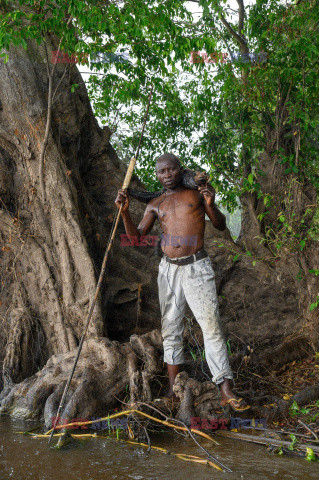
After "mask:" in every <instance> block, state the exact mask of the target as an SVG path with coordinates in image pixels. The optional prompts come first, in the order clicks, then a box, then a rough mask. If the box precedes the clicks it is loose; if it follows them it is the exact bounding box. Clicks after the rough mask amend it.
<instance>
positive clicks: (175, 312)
mask: <svg viewBox="0 0 319 480" xmlns="http://www.w3.org/2000/svg"><path fill="white" fill-rule="evenodd" d="M157 282H158V291H159V303H160V308H161V314H162V337H163V346H164V362H166V363H168V364H170V365H180V364H182V363H183V362H184V354H183V332H184V322H183V318H184V314H185V310H186V303H187V304H188V305H189V307H190V309H191V310H192V312H193V314H194V317H195V318H196V320H197V322H198V323H199V325H200V327H201V329H202V332H203V337H204V347H205V355H206V360H207V363H208V366H209V369H210V371H211V374H212V376H213V377H212V380H213V382H215V383H217V384H219V383H222V382H223V381H224V379H225V378H230V379H232V378H233V374H232V371H231V368H230V365H229V361H228V353H227V347H226V343H225V340H224V336H223V333H222V330H221V327H220V316H219V309H218V297H217V291H216V284H215V272H214V270H213V267H212V264H211V261H210V258H209V257H206V258H203V259H201V260H197V261H195V262H194V263H191V264H188V265H175V264H173V263H169V262H168V261H167V260H166V258H165V256H164V257H162V260H161V262H160V265H159V272H158V278H157Z"/></svg>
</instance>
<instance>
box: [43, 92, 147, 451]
mask: <svg viewBox="0 0 319 480" xmlns="http://www.w3.org/2000/svg"><path fill="white" fill-rule="evenodd" d="M152 92H153V85H152V87H151V91H150V95H149V98H148V104H147V109H146V114H145V118H144V123H143V127H142V132H141V136H140V141H139V144H138V147H137V150H136V154H135V157H133V158H132V159H131V161H130V164H129V166H128V169H127V172H126V176H125V179H124V182H123V187H122V188H123V189H126V188H128V186H129V184H130V181H131V178H132V175H133V170H134V167H135V163H136V160H137V157H138V154H139V150H140V146H141V142H142V138H143V133H144V128H145V124H146V120H147V116H148V111H149V107H150V103H151V98H152ZM122 207H123V204H121V206H120V208H119V210H118V213H117V217H116V221H115V224H114V227H113V231H112V234H111V238H110V240H109V243H108V245H107V248H106V251H105V255H104V258H103V263H102V268H101V273H100V277H99V280H98V283H97V286H96V290H95V295H94V298H93V301H92V303H91V307H90V310H89V313H88V317H87V320H86V325H85V328H84V332H83V334H82V337H81V340H80V343H79V346H78V351H77V354H76V358H75V361H74V365H73V368H72V371H71V373H70V376H69V378H68V381H67V383H66V385H65V388H64V392H63V395H62V398H61V402H60V405H59V408H58V411H57V414H56V417H55V420H54V425H53V429H52V432H51V436H50V439H49V444H50V443H51V440H52V437H53V433H54V430H55V428H56V426H57V423H58V420H59V418H60V416H61V412H62V408H63V405H64V402H65V399H66V396H67V393H68V391H69V388H70V384H71V381H72V378H73V375H74V372H75V369H76V366H77V363H78V360H79V357H80V353H81V350H82V346H83V342H84V339H85V335H86V332H87V330H88V328H89V324H90V321H91V318H92V315H93V311H94V307H95V304H96V301H97V298H98V296H99V293H100V289H101V285H102V280H103V277H104V273H105V269H106V262H107V259H108V255H109V251H110V250H111V247H112V243H113V240H114V237H115V233H116V229H117V226H118V223H119V220H120V216H121V211H122Z"/></svg>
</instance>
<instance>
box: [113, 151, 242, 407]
mask: <svg viewBox="0 0 319 480" xmlns="http://www.w3.org/2000/svg"><path fill="white" fill-rule="evenodd" d="M156 174H157V178H158V179H159V181H160V182H161V184H162V185H163V187H164V188H165V189H166V190H165V192H164V193H163V194H162V195H161V196H160V197H157V198H154V199H153V200H151V201H150V203H149V204H148V205H147V207H146V210H145V213H144V217H143V219H142V221H141V222H140V224H139V225H138V227H136V226H135V224H134V223H133V221H132V219H131V216H130V213H129V210H128V207H129V200H128V197H127V194H126V192H125V190H119V191H118V196H117V198H116V201H115V204H116V206H117V207H118V208H120V206H121V203H122V204H123V206H122V212H121V214H122V218H123V221H124V226H125V230H126V234H127V235H128V237H129V238H130V239H132V240H133V239H136V238H137V239H138V240H139V239H140V237H142V236H145V235H147V234H148V233H149V232H150V231H151V229H152V227H153V225H154V223H155V220H156V219H158V220H159V222H160V224H161V226H162V229H163V232H164V237H162V242H161V248H162V251H163V253H164V256H163V257H162V260H161V262H160V265H159V274H158V287H159V301H160V307H161V314H162V336H163V346H164V362H166V364H167V370H168V377H169V392H168V396H169V397H173V398H176V397H175V394H174V391H173V385H174V380H175V377H176V375H177V374H178V372H179V371H180V365H181V364H183V362H184V357H183V343H182V342H183V331H184V323H183V318H184V313H185V309H186V302H187V303H188V305H189V306H190V308H191V310H192V312H193V314H194V316H195V318H196V320H197V321H198V323H199V325H200V327H201V329H202V331H203V337H204V345H205V355H206V359H207V363H208V366H209V368H210V371H211V373H212V375H213V378H212V380H213V382H215V383H216V384H217V385H218V386H219V387H220V394H221V401H220V405H221V406H225V405H226V404H229V405H230V406H231V407H232V408H233V409H234V410H236V411H242V410H246V409H247V408H249V407H248V406H247V405H246V403H245V402H244V400H243V399H238V397H236V395H235V394H234V393H233V392H232V390H231V384H230V381H231V380H232V378H233V374H232V371H231V369H230V366H229V361H228V354H227V347H226V344H225V340H224V337H223V334H222V331H221V328H220V318H219V310H218V297H217V292H216V285H215V278H214V277H215V274H214V271H213V269H212V265H211V261H210V258H209V256H208V255H207V253H206V252H205V250H204V248H203V244H204V231H205V213H206V214H207V215H208V217H209V218H210V220H211V222H212V224H213V225H214V227H215V228H217V229H218V230H225V228H226V221H225V216H224V215H223V214H222V213H221V212H220V211H219V210H218V208H217V207H216V205H215V203H214V200H215V191H214V189H213V187H212V186H211V185H207V184H206V185H204V186H199V187H198V191H197V190H190V189H186V188H184V187H183V186H182V185H181V179H182V167H181V164H180V161H179V159H178V158H177V157H176V156H175V155H173V154H170V153H168V154H164V155H161V156H160V157H159V158H158V159H157V161H156ZM132 243H133V242H132ZM133 244H134V243H133Z"/></svg>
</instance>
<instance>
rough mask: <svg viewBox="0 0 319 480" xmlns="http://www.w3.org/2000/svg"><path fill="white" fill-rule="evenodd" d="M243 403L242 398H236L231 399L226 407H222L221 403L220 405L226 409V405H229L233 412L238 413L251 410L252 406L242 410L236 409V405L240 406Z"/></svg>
mask: <svg viewBox="0 0 319 480" xmlns="http://www.w3.org/2000/svg"><path fill="white" fill-rule="evenodd" d="M242 401H243V399H242V398H238V399H236V398H229V399H228V400H227V402H226V403H225V404H224V405H222V404H221V403H219V405H220V406H221V407H222V408H224V407H226V405H229V406H230V407H231V408H232V409H233V410H235V411H236V412H244V411H245V410H249V409H250V405H246V407H242V408H239V407H236V406H235V405H234V403H237V404H239V405H240V403H241V402H242Z"/></svg>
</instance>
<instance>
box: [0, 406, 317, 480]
mask: <svg viewBox="0 0 319 480" xmlns="http://www.w3.org/2000/svg"><path fill="white" fill-rule="evenodd" d="M34 426H36V424H34V423H30V422H23V421H21V420H15V419H11V418H10V417H8V416H4V415H3V416H1V417H0V479H1V480H7V479H14V480H29V479H34V480H102V479H103V480H106V479H107V480H110V479H112V480H113V479H119V480H188V479H196V480H208V479H212V478H213V479H216V480H220V479H223V480H225V479H227V480H241V479H243V480H256V479H257V480H272V479H278V480H279V479H280V480H283V479H284V480H290V479H291V480H299V479H300V480H301V479H302V480H310V479H316V480H317V479H318V478H319V463H318V462H315V463H314V462H308V461H306V460H305V459H303V458H300V459H299V458H296V457H294V458H293V457H285V456H278V455H275V454H272V453H269V452H267V449H266V447H262V446H258V445H253V444H250V443H246V442H240V441H234V440H231V439H229V438H227V439H226V438H223V437H221V436H218V437H215V438H216V439H217V440H218V441H219V442H220V444H221V445H220V446H218V445H214V444H212V443H211V442H210V441H209V440H205V439H200V442H201V444H202V445H203V446H205V448H206V449H208V450H209V451H210V453H211V454H212V455H214V456H215V457H217V458H218V459H219V460H220V461H221V462H223V463H224V464H225V465H227V466H228V467H230V468H231V469H232V470H233V473H225V472H219V471H217V470H216V469H214V468H212V467H209V466H207V465H200V464H192V463H190V462H186V461H183V460H180V459H178V458H176V457H173V456H172V455H163V454H162V453H158V452H155V451H151V452H147V451H146V449H141V447H137V446H132V445H127V444H124V443H119V442H117V441H116V438H114V439H101V438H91V439H88V440H85V441H81V442H78V441H76V442H75V443H76V445H73V444H70V445H68V446H67V447H65V449H61V450H55V449H51V448H50V447H49V446H48V440H47V439H34V438H32V437H30V436H28V435H25V436H23V435H20V434H19V433H18V432H20V431H25V430H29V429H31V428H33V427H34ZM85 432H86V431H85ZM123 438H125V437H123ZM151 442H152V445H154V446H155V445H156V446H160V447H163V448H166V449H168V450H170V451H172V452H175V453H187V454H190V455H198V456H201V457H203V453H202V451H201V450H200V448H199V447H198V446H196V445H195V444H194V443H193V441H192V440H191V439H189V438H185V437H182V436H180V435H177V434H174V433H173V434H167V433H165V434H160V433H159V434H156V435H152V437H151Z"/></svg>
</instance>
